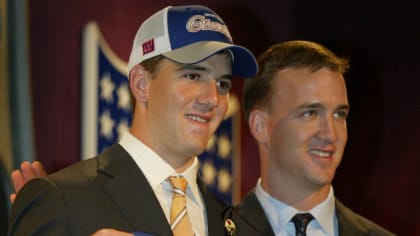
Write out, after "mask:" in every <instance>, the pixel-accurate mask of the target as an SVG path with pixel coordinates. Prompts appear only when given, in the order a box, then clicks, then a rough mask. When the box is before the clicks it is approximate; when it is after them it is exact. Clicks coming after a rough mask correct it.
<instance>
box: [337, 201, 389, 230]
mask: <svg viewBox="0 0 420 236" xmlns="http://www.w3.org/2000/svg"><path fill="white" fill-rule="evenodd" d="M335 204H336V212H337V218H338V222H339V231H340V235H346V234H347V235H352V234H353V233H352V234H349V232H354V233H356V232H358V233H363V234H362V235H378V236H379V235H381V236H382V235H383V236H388V235H389V236H391V235H395V234H393V233H391V232H390V231H388V230H386V229H385V228H383V227H381V226H379V225H378V224H376V223H374V222H373V221H371V220H369V219H367V218H365V217H363V216H361V215H359V214H357V213H355V212H354V211H352V210H351V209H349V208H348V207H346V206H345V205H344V204H342V203H341V202H340V201H338V200H336V203H335Z"/></svg>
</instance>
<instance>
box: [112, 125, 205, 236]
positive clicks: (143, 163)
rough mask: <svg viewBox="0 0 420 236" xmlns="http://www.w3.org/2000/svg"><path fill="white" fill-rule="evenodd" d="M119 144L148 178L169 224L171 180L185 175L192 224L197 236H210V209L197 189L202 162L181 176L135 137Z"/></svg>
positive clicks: (130, 135) (123, 139)
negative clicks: (207, 209)
mask: <svg viewBox="0 0 420 236" xmlns="http://www.w3.org/2000/svg"><path fill="white" fill-rule="evenodd" d="M119 144H120V145H121V146H122V147H123V148H124V149H125V150H126V151H127V152H128V153H129V154H130V156H131V157H132V158H133V159H134V161H135V162H136V163H137V166H138V167H139V168H140V170H141V171H142V172H143V174H144V175H145V176H146V179H147V181H148V182H149V184H150V186H151V187H152V189H153V192H154V193H155V195H156V197H157V199H158V200H159V203H160V205H161V207H162V209H163V212H164V214H165V216H166V219H167V220H168V222H169V221H170V219H169V217H170V216H169V214H170V209H171V203H172V187H171V184H170V183H169V181H168V177H169V176H176V175H182V176H184V177H185V179H186V180H187V182H188V186H187V191H186V195H187V211H188V215H189V217H190V221H191V224H192V227H193V230H194V232H195V235H197V236H204V235H207V234H208V230H207V217H206V209H205V206H204V204H203V199H202V196H201V193H200V190H199V188H198V185H197V182H196V180H197V172H198V160H197V157H194V162H193V164H192V165H191V166H190V167H189V168H187V169H186V170H185V171H184V172H182V173H177V172H176V171H175V169H174V168H172V167H171V166H170V165H169V164H168V163H167V162H165V161H164V160H163V159H162V158H161V157H160V156H159V155H158V154H157V153H155V152H154V151H153V150H151V149H150V148H149V147H147V146H146V145H145V144H144V143H142V142H141V141H140V140H139V139H137V138H136V137H134V136H133V135H132V134H131V133H126V134H125V135H124V136H123V137H122V139H121V140H120V142H119Z"/></svg>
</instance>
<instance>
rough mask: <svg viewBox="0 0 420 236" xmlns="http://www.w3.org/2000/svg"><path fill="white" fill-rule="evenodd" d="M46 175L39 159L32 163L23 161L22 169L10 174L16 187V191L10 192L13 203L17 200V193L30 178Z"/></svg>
mask: <svg viewBox="0 0 420 236" xmlns="http://www.w3.org/2000/svg"><path fill="white" fill-rule="evenodd" d="M46 175H47V172H46V171H45V169H44V166H42V164H41V163H40V162H39V161H34V162H32V164H31V163H30V162H28V161H24V162H22V164H20V170H14V171H12V173H11V174H10V177H11V179H12V182H13V186H14V187H15V193H12V194H10V201H11V202H12V203H13V202H14V201H15V198H16V194H17V193H18V192H19V191H20V189H21V188H22V187H23V186H24V185H25V184H26V183H27V182H28V181H29V180H31V179H33V178H36V177H42V176H46Z"/></svg>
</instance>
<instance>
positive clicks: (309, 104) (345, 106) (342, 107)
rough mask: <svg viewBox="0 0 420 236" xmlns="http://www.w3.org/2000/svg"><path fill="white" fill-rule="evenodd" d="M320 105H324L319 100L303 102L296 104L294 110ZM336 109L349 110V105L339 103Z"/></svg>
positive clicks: (318, 106)
mask: <svg viewBox="0 0 420 236" xmlns="http://www.w3.org/2000/svg"><path fill="white" fill-rule="evenodd" d="M322 107H324V105H323V104H322V103H319V102H314V103H304V104H302V105H300V106H298V107H297V109H296V110H300V109H308V108H322ZM336 110H350V106H349V105H348V104H343V105H339V106H338V107H337V108H336Z"/></svg>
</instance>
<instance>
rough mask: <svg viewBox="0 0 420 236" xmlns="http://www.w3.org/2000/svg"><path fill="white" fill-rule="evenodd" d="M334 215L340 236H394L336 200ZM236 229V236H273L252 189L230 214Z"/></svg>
mask: <svg viewBox="0 0 420 236" xmlns="http://www.w3.org/2000/svg"><path fill="white" fill-rule="evenodd" d="M335 206H336V214H337V218H338V224H339V225H338V229H339V235H340V236H347V235H348V236H359V235H360V236H362V235H366V236H367V235H370V236H374V235H375V236H379V235H394V234H392V233H391V232H389V231H387V230H386V229H384V228H382V227H380V226H378V225H376V224H375V223H373V222H372V221H369V220H368V219H366V218H364V217H362V216H360V215H358V214H356V213H354V212H353V211H351V210H350V209H348V208H347V207H345V206H344V205H343V204H342V203H340V202H339V201H338V200H336V203H335ZM231 217H232V219H233V221H234V222H235V224H236V227H237V235H239V236H242V235H264V236H274V232H273V230H272V229H271V225H270V222H269V221H268V218H267V217H266V216H265V213H264V210H263V208H262V206H261V204H260V202H259V201H258V199H257V197H256V195H255V193H254V189H253V190H251V191H250V192H249V193H248V194H247V195H246V196H245V197H244V198H243V199H242V201H241V202H240V204H239V205H238V206H236V207H235V208H234V209H233V211H232V214H231Z"/></svg>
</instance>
